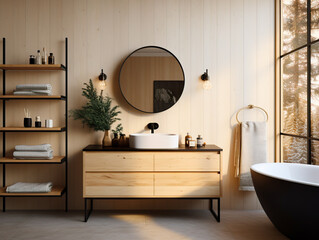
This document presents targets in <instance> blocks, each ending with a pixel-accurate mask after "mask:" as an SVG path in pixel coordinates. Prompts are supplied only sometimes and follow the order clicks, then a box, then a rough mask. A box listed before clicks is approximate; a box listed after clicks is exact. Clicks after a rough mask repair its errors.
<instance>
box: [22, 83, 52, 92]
mask: <svg viewBox="0 0 319 240" xmlns="http://www.w3.org/2000/svg"><path fill="white" fill-rule="evenodd" d="M16 90H17V91H25V90H26V91H30V90H52V86H51V84H19V85H17V86H16Z"/></svg>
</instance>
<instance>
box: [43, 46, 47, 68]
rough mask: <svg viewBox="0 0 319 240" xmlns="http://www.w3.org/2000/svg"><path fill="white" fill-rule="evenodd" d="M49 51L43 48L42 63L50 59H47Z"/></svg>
mask: <svg viewBox="0 0 319 240" xmlns="http://www.w3.org/2000/svg"><path fill="white" fill-rule="evenodd" d="M47 57H48V56H47V51H46V50H45V48H43V53H42V64H47V63H48V60H47Z"/></svg>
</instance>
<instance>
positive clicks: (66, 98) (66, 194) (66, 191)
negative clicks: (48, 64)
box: [0, 38, 68, 212]
mask: <svg viewBox="0 0 319 240" xmlns="http://www.w3.org/2000/svg"><path fill="white" fill-rule="evenodd" d="M2 44H3V52H2V54H3V56H2V62H3V64H6V39H5V38H3V42H2ZM61 68H62V70H64V71H65V96H61V97H60V98H51V99H50V98H45V97H43V98H30V97H28V98H1V99H0V100H3V101H2V111H3V115H2V126H3V127H6V102H7V101H8V100H50V101H51V100H64V101H65V127H63V128H61V130H40V131H39V130H31V131H30V130H1V131H0V132H2V149H3V153H2V155H3V157H6V133H7V132H38V133H39V132H65V157H64V158H63V159H62V160H61V162H47V163H46V162H38V163H37V162H26V163H1V164H2V178H3V180H2V186H3V187H5V186H6V164H62V163H64V164H65V186H64V189H63V191H62V192H61V194H60V195H58V196H45V195H43V196H33V195H27V194H26V195H23V196H18V195H17V196H1V197H2V211H3V212H5V210H6V198H8V197H62V196H63V195H65V211H66V212H67V211H68V38H65V66H64V65H61ZM6 71H10V70H6V69H2V95H6ZM19 71H21V70H19ZM35 71H36V70H35ZM39 71H41V70H39Z"/></svg>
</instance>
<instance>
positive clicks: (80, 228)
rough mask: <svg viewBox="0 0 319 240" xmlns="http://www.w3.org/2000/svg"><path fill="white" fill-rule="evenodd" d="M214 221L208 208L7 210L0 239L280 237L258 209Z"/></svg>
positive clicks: (0, 217)
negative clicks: (85, 211)
mask: <svg viewBox="0 0 319 240" xmlns="http://www.w3.org/2000/svg"><path fill="white" fill-rule="evenodd" d="M221 214H222V215H221V216H222V218H221V222H220V223H217V222H216V221H215V219H214V218H213V216H212V215H211V214H210V212H209V211H205V210H192V211H160V212H159V211H156V212H146V211H136V212H132V211H130V212H128V211H120V212H119V211H117V212H102V211H94V212H93V213H92V215H91V217H90V219H89V221H88V222H87V223H84V222H83V212H79V211H77V212H69V213H65V212H54V211H46V212H41V211H28V212H27V211H8V212H5V213H2V212H1V213H0V239H1V240H8V239H14V240H19V239H23V240H27V239H32V240H37V239H41V240H46V239H55V240H58V239H61V240H69V239H76V240H80V239H83V240H84V239H85V240H91V239H92V240H99V239H103V240H104V239H111V240H113V239H114V240H122V239H125V240H138V239H161V240H179V239H185V240H188V239H196V240H197V239H198V240H208V239H222V240H227V239H236V240H237V239H239V240H240V239H245V240H247V239H258V240H263V239H267V240H268V239H271V240H275V239H286V238H285V237H284V236H283V235H282V234H281V233H280V232H278V231H277V229H276V228H275V227H274V226H273V225H272V224H271V222H270V221H269V220H268V218H267V216H266V215H265V213H264V212H263V211H222V212H221Z"/></svg>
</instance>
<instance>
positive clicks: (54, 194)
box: [0, 186, 64, 197]
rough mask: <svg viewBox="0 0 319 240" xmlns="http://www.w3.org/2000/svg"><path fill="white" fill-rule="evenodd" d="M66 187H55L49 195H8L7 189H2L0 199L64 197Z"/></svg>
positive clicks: (0, 189)
mask: <svg viewBox="0 0 319 240" xmlns="http://www.w3.org/2000/svg"><path fill="white" fill-rule="evenodd" d="M63 192H64V187H62V186H53V187H52V190H51V192H48V193H7V192H6V187H1V188H0V197H59V196H62V194H63Z"/></svg>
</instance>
